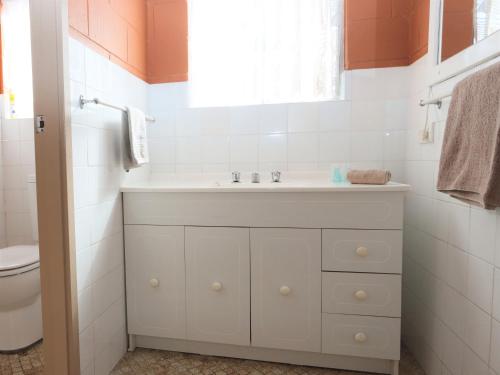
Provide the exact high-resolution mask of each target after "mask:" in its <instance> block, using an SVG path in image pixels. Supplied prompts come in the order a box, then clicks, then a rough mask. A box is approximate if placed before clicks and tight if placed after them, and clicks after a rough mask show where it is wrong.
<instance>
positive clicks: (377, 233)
mask: <svg viewBox="0 0 500 375" xmlns="http://www.w3.org/2000/svg"><path fill="white" fill-rule="evenodd" d="M322 253H323V262H322V263H323V271H351V272H375V273H376V272H380V273H401V269H402V255H403V232H402V231H400V230H336V229H324V230H323V234H322Z"/></svg>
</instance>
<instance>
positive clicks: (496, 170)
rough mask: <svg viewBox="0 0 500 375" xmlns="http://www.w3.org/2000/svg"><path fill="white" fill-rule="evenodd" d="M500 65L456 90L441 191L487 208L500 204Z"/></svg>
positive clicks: (443, 151)
mask: <svg viewBox="0 0 500 375" xmlns="http://www.w3.org/2000/svg"><path fill="white" fill-rule="evenodd" d="M499 137H500V63H497V64H494V65H492V66H490V67H488V68H486V69H483V70H481V71H479V72H477V73H475V74H472V75H470V76H469V77H467V78H465V79H464V80H462V81H461V82H459V83H458V84H457V85H456V86H455V88H454V89H453V93H452V99H451V103H450V109H449V110H448V118H447V121H446V129H445V133H444V139H443V147H442V149H441V160H440V163H439V175H438V182H437V189H438V190H439V191H441V192H443V193H446V194H449V195H450V196H452V197H455V198H457V199H459V200H461V201H464V202H467V203H471V204H473V205H477V206H480V207H483V208H486V209H494V208H495V207H499V206H500V140H499Z"/></svg>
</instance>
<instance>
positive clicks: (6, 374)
mask: <svg viewBox="0 0 500 375" xmlns="http://www.w3.org/2000/svg"><path fill="white" fill-rule="evenodd" d="M0 374H1V375H42V374H43V358H42V344H41V343H38V344H35V345H33V346H32V347H30V348H28V349H26V350H23V351H21V352H19V353H16V354H5V353H0Z"/></svg>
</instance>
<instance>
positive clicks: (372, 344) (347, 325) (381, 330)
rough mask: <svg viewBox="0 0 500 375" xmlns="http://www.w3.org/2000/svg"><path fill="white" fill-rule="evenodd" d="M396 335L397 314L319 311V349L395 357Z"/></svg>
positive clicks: (349, 353) (367, 355) (329, 351)
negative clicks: (320, 335) (373, 314)
mask: <svg viewBox="0 0 500 375" xmlns="http://www.w3.org/2000/svg"><path fill="white" fill-rule="evenodd" d="M400 336H401V320H400V319H399V318H380V317H372V316H355V315H340V314H323V348H322V352H323V353H327V354H337V355H348V356H356V357H370V358H380V359H392V360H399V355H400V339H401V338H400Z"/></svg>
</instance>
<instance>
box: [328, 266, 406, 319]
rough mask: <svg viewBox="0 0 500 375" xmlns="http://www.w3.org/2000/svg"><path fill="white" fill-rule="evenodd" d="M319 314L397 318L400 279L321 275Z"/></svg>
mask: <svg viewBox="0 0 500 375" xmlns="http://www.w3.org/2000/svg"><path fill="white" fill-rule="evenodd" d="M322 283H323V312H325V313H337V314H355V315H375V316H387V317H396V318H399V317H400V316H401V276H400V275H380V274H368V273H342V272H323V274H322Z"/></svg>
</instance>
